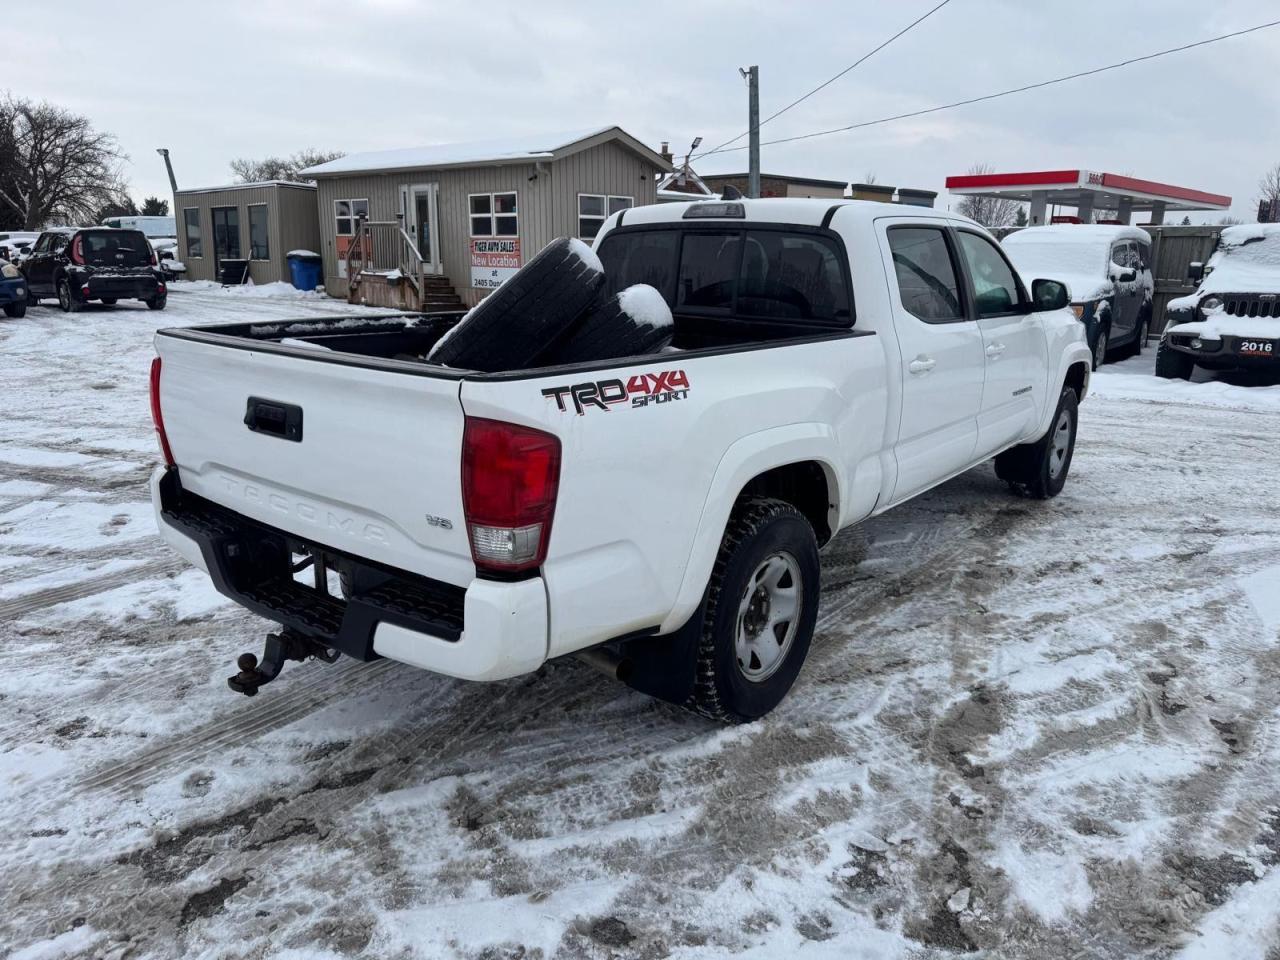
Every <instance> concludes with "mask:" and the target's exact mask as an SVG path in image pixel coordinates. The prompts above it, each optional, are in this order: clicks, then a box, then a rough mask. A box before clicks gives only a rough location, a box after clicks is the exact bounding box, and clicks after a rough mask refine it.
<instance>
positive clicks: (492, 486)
mask: <svg viewBox="0 0 1280 960" xmlns="http://www.w3.org/2000/svg"><path fill="white" fill-rule="evenodd" d="M559 487H560V440H559V439H558V438H557V437H555V436H554V435H553V434H550V433H545V432H544V431H542V430H534V429H533V428H531V427H521V426H518V425H516V424H514V423H504V422H502V421H500V420H485V419H482V418H479V417H467V422H466V429H465V430H464V431H463V436H462V508H463V511H464V512H465V513H466V520H467V535H468V539H469V540H470V541H471V556H472V558H473V559H474V560H475V562H476V567H477V568H479V569H481V570H495V571H502V572H505V573H510V572H514V571H518V570H529V569H532V568H534V567H538V566H541V565H542V562H543V561H544V560H545V559H546V558H547V543H548V542H549V541H550V539H551V518H552V516H553V515H554V514H555V509H556V491H557V490H558V489H559Z"/></svg>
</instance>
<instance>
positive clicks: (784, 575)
mask: <svg viewBox="0 0 1280 960" xmlns="http://www.w3.org/2000/svg"><path fill="white" fill-rule="evenodd" d="M820 569H821V567H820V564H819V562H818V541H817V538H816V537H815V536H814V533H813V527H811V526H810V525H809V521H808V520H806V519H805V517H804V515H803V514H801V513H800V511H798V510H797V509H796V508H795V507H793V506H792V505H791V504H789V503H785V502H784V501H781V500H772V499H752V500H747V501H745V502H744V503H742V504H740V505H739V506H738V507H737V508H736V509H735V510H734V513H733V516H732V517H731V518H730V520H729V526H728V529H726V530H725V535H724V541H723V542H722V544H721V546H720V554H719V556H718V557H717V559H716V565H715V570H714V571H713V573H712V575H711V583H710V585H709V586H708V587H707V604H706V613H705V616H704V618H703V623H702V636H701V638H700V639H699V642H698V655H697V660H696V664H695V670H696V673H695V678H694V692H693V696H692V697H691V698H690V701H689V703H688V704H687V706H688V707H689V708H690V709H692V710H694V711H696V712H698V713H701V714H702V715H703V716H706V717H710V718H711V719H713V720H719V721H721V722H725V723H745V722H747V721H749V720H755V719H757V718H759V717H762V716H764V715H765V714H766V713H768V712H769V711H770V710H772V709H773V708H774V707H776V706H777V705H778V703H779V702H781V700H782V698H783V697H784V696H786V694H787V691H788V690H790V689H791V686H792V684H794V683H795V680H796V676H797V675H798V674H799V673H800V667H801V666H802V665H803V664H804V660H805V657H806V656H807V655H808V653H809V642H810V640H812V638H813V627H814V623H815V622H816V621H817V616H818V579H819V572H820Z"/></svg>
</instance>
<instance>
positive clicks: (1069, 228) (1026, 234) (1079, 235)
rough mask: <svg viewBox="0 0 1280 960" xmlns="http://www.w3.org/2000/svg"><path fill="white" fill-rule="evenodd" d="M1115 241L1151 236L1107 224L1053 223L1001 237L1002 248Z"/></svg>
mask: <svg viewBox="0 0 1280 960" xmlns="http://www.w3.org/2000/svg"><path fill="white" fill-rule="evenodd" d="M1116 240H1141V241H1142V242H1143V243H1150V242H1151V234H1149V233H1147V231H1145V230H1143V229H1142V228H1141V227H1133V226H1126V225H1123V224H1108V223H1053V224H1048V225H1047V226H1042V227H1024V228H1023V229H1021V230H1019V231H1018V232H1017V233H1011V234H1009V236H1007V237H1005V238H1004V241H1003V242H1004V245H1005V246H1015V247H1016V246H1020V245H1022V244H1026V243H1057V244H1086V243H1087V244H1096V245H1097V246H1099V247H1105V246H1107V245H1108V244H1110V243H1113V242H1115V241H1116Z"/></svg>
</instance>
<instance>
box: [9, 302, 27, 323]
mask: <svg viewBox="0 0 1280 960" xmlns="http://www.w3.org/2000/svg"><path fill="white" fill-rule="evenodd" d="M4 315H5V316H6V317H12V318H13V319H14V320H21V319H22V318H23V317H25V316H26V315H27V304H26V302H25V301H24V302H22V303H6V304H5V305H4Z"/></svg>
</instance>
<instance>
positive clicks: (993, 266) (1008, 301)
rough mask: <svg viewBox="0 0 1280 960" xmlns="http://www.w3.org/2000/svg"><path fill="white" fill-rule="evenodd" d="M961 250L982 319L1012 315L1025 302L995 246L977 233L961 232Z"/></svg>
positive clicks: (1006, 263) (1002, 256) (1014, 278)
mask: <svg viewBox="0 0 1280 960" xmlns="http://www.w3.org/2000/svg"><path fill="white" fill-rule="evenodd" d="M959 237H960V250H961V252H962V254H963V255H964V261H965V265H966V266H967V267H968V268H969V276H970V277H971V278H972V280H973V298H974V299H973V302H974V306H975V307H977V310H978V316H979V317H997V316H1000V315H1001V314H1006V313H1013V312H1015V311H1016V310H1017V309H1018V306H1019V304H1020V303H1021V302H1022V297H1021V294H1020V293H1019V288H1018V278H1017V276H1016V274H1014V272H1013V267H1011V266H1009V261H1007V260H1005V258H1004V255H1003V254H1002V253H1001V252H1000V250H999V249H998V248H997V247H996V245H995V244H994V243H992V242H991V241H990V240H988V239H987V238H986V237H981V236H979V235H978V234H976V233H969V232H968V231H964V230H962V231H960V232H959Z"/></svg>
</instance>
